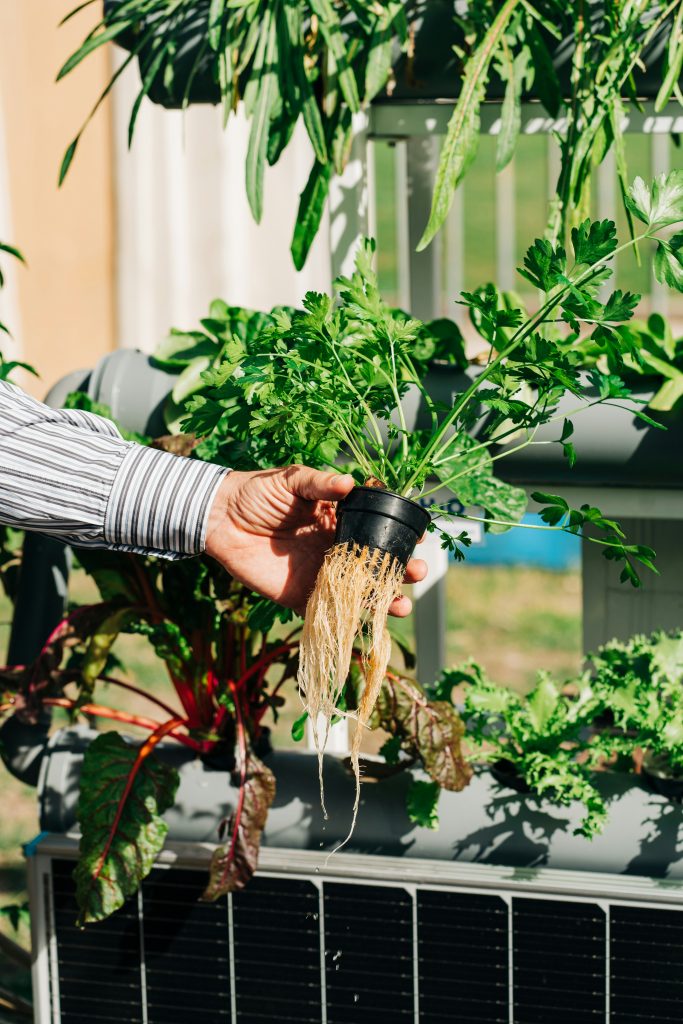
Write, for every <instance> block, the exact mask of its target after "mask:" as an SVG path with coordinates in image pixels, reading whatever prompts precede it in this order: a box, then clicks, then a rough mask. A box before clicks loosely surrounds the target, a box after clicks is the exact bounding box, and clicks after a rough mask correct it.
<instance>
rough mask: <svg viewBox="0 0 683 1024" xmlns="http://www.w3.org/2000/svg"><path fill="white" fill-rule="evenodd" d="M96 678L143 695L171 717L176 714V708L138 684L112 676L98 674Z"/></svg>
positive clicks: (139, 695) (140, 695)
mask: <svg viewBox="0 0 683 1024" xmlns="http://www.w3.org/2000/svg"><path fill="white" fill-rule="evenodd" d="M97 678H98V680H99V681H100V682H102V683H108V684H109V685H110V686H118V687H120V688H121V689H123V690H129V691H130V692H131V693H135V694H137V696H138V697H144V699H145V700H148V701H150V703H152V704H156V706H157V707H158V708H161V710H162V711H165V712H166V714H168V715H171V717H172V718H175V717H176V715H177V714H178V711H177V709H175V708H172V707H171V706H170V704H165V703H164V701H163V700H160V698H159V697H154V696H152V694H151V693H147V692H146V691H145V690H142V689H140V687H138V686H133V684H132V683H126V682H124V681H123V679H114V678H113V677H112V676H98V677H97Z"/></svg>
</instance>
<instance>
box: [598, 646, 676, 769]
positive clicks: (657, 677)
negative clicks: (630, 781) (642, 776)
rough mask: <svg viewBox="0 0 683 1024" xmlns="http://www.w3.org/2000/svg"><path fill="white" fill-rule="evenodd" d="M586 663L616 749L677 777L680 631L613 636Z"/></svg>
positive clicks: (647, 766) (646, 766)
mask: <svg viewBox="0 0 683 1024" xmlns="http://www.w3.org/2000/svg"><path fill="white" fill-rule="evenodd" d="M589 664H590V665H591V666H592V669H593V672H594V676H595V685H596V687H597V688H598V690H599V691H600V693H601V697H602V701H603V704H604V708H605V711H606V725H607V727H608V728H609V729H610V730H611V731H613V733H614V734H616V735H617V736H618V738H619V743H620V750H621V752H622V753H623V754H625V755H627V756H628V757H630V758H632V759H634V760H638V761H640V759H641V757H642V758H643V764H644V766H645V768H646V770H649V771H650V772H651V773H652V774H653V775H656V776H659V777H664V778H673V779H683V634H682V633H681V632H680V631H676V632H673V633H665V632H662V631H659V632H656V633H653V634H651V635H650V636H643V635H636V636H634V637H631V638H630V639H629V640H628V641H626V642H624V643H622V642H620V641H616V640H615V641H612V642H611V643H609V644H605V645H604V646H603V647H601V648H599V650H598V651H597V652H596V653H595V654H592V655H590V658H589Z"/></svg>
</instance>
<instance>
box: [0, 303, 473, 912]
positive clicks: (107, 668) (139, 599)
mask: <svg viewBox="0 0 683 1024" xmlns="http://www.w3.org/2000/svg"><path fill="white" fill-rule="evenodd" d="M214 313H215V314H218V313H219V310H218V308H217V307H216V308H214ZM225 315H226V316H227V317H228V318H229V319H230V318H233V317H234V316H236V315H237V314H236V313H235V311H234V310H233V311H231V312H226V313H225ZM238 320H239V322H245V321H246V322H249V316H248V315H247V314H246V313H245V315H244V317H243V318H242V319H241V320H240V318H239V317H238ZM231 322H232V321H231ZM212 324H213V327H214V328H215V329H217V321H216V318H215V317H214V318H213V320H212ZM177 340H178V338H177V336H176V341H177ZM183 344H185V342H183ZM180 351H181V350H180V349H178V350H176V358H177V359H178V360H179V358H180ZM186 351H187V350H186V349H182V352H186ZM160 358H162V359H164V360H167V359H168V358H169V348H168V346H167V345H166V346H163V347H162V349H161V350H160ZM176 369H179V367H176ZM68 404H70V405H71V406H78V407H80V408H87V409H89V410H90V411H96V412H99V413H103V414H105V415H106V414H107V413H108V410H106V409H104V408H101V407H97V408H95V407H93V403H91V402H89V400H88V399H87V397H86V396H84V395H79V394H77V395H74V396H72V397H71V399H70V401H69V403H68ZM169 408H170V414H171V415H174V414H175V413H174V406H173V400H172V399H170V401H169ZM138 440H144V439H141V438H138ZM148 440H149V439H148ZM153 443H154V444H155V445H156V446H158V447H163V448H164V449H166V450H170V451H174V452H175V453H177V454H185V455H190V454H192V452H193V450H194V451H196V450H197V442H196V439H194V438H193V437H191V436H169V437H165V438H163V439H160V440H158V441H155V442H153ZM209 451H210V446H209ZM262 465H264V463H263V462H262V461H260V460H259V459H258V457H256V456H255V457H254V459H253V461H252V463H251V468H254V469H256V468H261V467H262ZM77 557H78V561H79V564H80V568H81V569H82V570H84V571H85V572H86V573H87V574H88V575H89V576H90V578H91V579H92V580H93V581H94V583H95V584H96V586H97V588H98V589H99V594H100V600H99V601H98V602H97V603H95V604H91V605H87V606H76V607H72V608H71V609H70V611H69V614H68V615H67V616H66V617H65V619H64V620H63V621H62V622H61V623H60V624H59V625H58V626H57V628H56V629H55V630H54V631H53V633H52V634H51V636H50V637H48V638H47V639H46V642H45V645H44V648H43V650H42V653H41V655H40V657H39V658H38V659H37V660H36V662H35V663H34V664H32V665H29V666H16V667H11V666H10V667H7V668H5V669H0V717H1V716H2V715H3V714H19V715H20V716H21V717H22V719H23V720H24V721H28V722H31V721H36V720H37V717H38V716H39V714H40V713H41V712H42V711H43V710H45V709H50V708H60V709H62V710H63V711H66V712H67V713H68V714H69V715H70V716H72V717H73V719H74V720H76V719H78V718H79V717H80V716H83V715H85V716H87V718H88V720H89V721H91V722H92V721H98V722H101V723H105V722H106V723H113V724H114V725H115V726H116V727H117V728H119V729H121V730H123V732H124V733H125V731H126V729H127V728H129V727H131V726H134V727H136V728H137V729H141V730H143V731H144V732H145V733H146V734H147V738H146V739H144V740H143V741H142V742H141V743H139V742H133V741H130V740H127V739H124V738H123V737H122V736H121V735H119V733H117V732H114V733H112V732H105V733H102V734H101V735H99V736H97V737H96V738H94V739H93V740H92V742H91V743H90V745H89V746H88V748H87V750H86V753H85V757H84V762H83V770H82V775H81V781H80V801H79V807H78V820H79V823H80V827H81V832H82V838H81V842H80V852H79V860H78V865H77V868H76V872H75V880H76V895H77V900H78V904H79V914H80V916H79V920H80V921H81V922H82V923H83V924H87V923H89V922H94V921H98V920H101V919H103V918H105V917H107V916H109V915H110V914H111V913H113V912H114V911H116V910H117V909H118V908H119V907H121V906H122V904H123V902H124V901H125V900H126V899H127V898H128V897H129V896H131V895H132V894H133V893H134V892H135V891H136V890H137V888H138V886H139V884H140V882H141V881H142V880H143V879H144V877H145V876H146V875H147V874H148V872H149V871H150V869H151V867H152V864H153V861H154V858H155V857H156V855H157V854H158V853H159V852H160V850H161V849H162V847H163V845H164V841H165V838H166V834H167V825H166V822H165V820H164V817H163V815H164V812H165V811H166V810H167V809H168V808H169V806H170V805H171V804H172V803H173V800H174V796H175V793H176V790H177V786H178V781H179V779H178V774H177V771H176V770H175V768H173V767H172V766H171V765H170V764H169V763H168V762H167V761H166V760H165V759H164V758H161V757H159V756H158V750H157V748H158V746H159V744H160V743H161V742H162V741H163V742H165V743H179V744H182V746H184V747H185V748H186V749H188V750H190V751H192V752H193V753H194V754H195V755H196V756H197V757H200V758H203V759H208V760H210V762H211V763H212V764H213V765H214V766H215V767H216V768H222V769H223V770H224V771H226V772H227V773H228V774H229V775H230V777H231V778H232V782H233V786H234V794H235V799H234V801H233V803H234V810H233V812H232V814H231V816H230V819H229V821H227V822H225V823H223V831H224V833H225V838H224V841H223V842H221V844H219V846H218V848H217V850H216V852H215V854H214V857H213V860H212V864H211V868H210V873H209V878H208V880H207V885H206V890H205V894H204V898H205V899H217V898H218V897H219V896H221V895H222V894H224V893H225V892H228V891H234V890H235V889H239V888H242V887H243V886H244V885H245V884H246V883H247V882H248V881H249V879H250V878H251V875H252V874H253V871H254V870H255V867H256V862H257V858H258V852H259V845H260V841H261V834H262V831H263V828H264V825H265V823H266V819H267V815H268V809H269V807H270V805H271V803H272V801H273V798H274V795H275V786H276V780H275V778H274V776H273V773H272V771H271V770H270V769H269V768H268V767H267V759H266V761H265V762H264V754H266V753H267V752H268V749H269V743H268V732H269V729H268V725H267V723H268V722H269V721H272V719H273V718H275V719H276V720H277V716H278V712H279V709H280V708H281V706H282V704H283V697H282V693H283V687H286V685H287V683H288V682H289V681H290V680H292V679H294V678H295V676H296V671H297V659H298V651H299V646H300V631H301V621H300V620H299V619H298V618H297V617H296V616H294V615H293V614H292V613H291V612H289V611H287V610H285V609H283V608H281V607H279V606H277V605H275V604H273V603H272V602H269V601H267V600H265V599H263V598H260V597H259V596H258V595H256V594H254V593H252V592H251V591H250V590H249V589H248V588H246V587H245V586H243V585H242V584H240V583H238V582H237V581H235V580H234V579H232V578H231V577H230V576H229V575H228V574H227V573H226V572H225V570H224V569H223V568H222V567H221V566H219V565H218V563H216V562H214V561H213V560H211V559H209V558H208V557H199V558H192V559H184V560H180V561H165V560H162V559H155V558H152V557H142V556H139V555H131V554H122V553H118V552H107V551H99V550H82V551H80V552H78V553H77ZM122 634H136V635H139V636H142V637H144V638H146V639H147V641H148V642H149V643H150V644H151V646H152V647H153V649H154V651H155V653H156V655H157V657H158V663H159V667H160V671H163V672H164V673H165V674H166V675H167V677H168V690H169V693H168V695H167V696H166V695H164V696H161V695H159V693H158V692H156V691H155V692H154V693H151V692H149V691H148V690H146V689H145V688H144V687H143V686H141V685H140V684H139V682H137V681H136V680H135V678H134V677H133V678H131V677H130V675H129V674H128V673H126V672H125V670H124V669H123V666H122V663H121V661H120V660H119V659H118V657H117V654H116V652H117V649H118V639H119V637H120V636H121V635H122ZM359 660H360V659H359ZM359 672H360V669H359ZM357 685H359V684H358V683H357ZM392 685H394V686H395V688H396V691H397V692H398V691H399V690H401V692H403V693H406V692H407V693H410V694H420V695H421V696H419V697H418V698H417V699H418V700H419V701H420V702H421V704H420V706H421V708H422V712H421V714H422V718H421V719H420V720H419V721H417V722H416V723H415V724H413V723H411V722H409V721H408V717H409V716H408V712H407V705H406V699H405V697H404V706H403V711H402V713H401V714H399V713H398V712H397V713H396V718H397V721H398V720H399V719H400V720H401V722H402V723H403V724H402V725H401V726H400V729H399V727H398V726H397V734H400V735H401V736H402V737H404V740H403V742H404V745H405V747H406V749H410V751H411V752H412V756H411V758H410V759H408V758H406V759H404V763H403V764H402V765H401V767H408V766H409V765H410V764H413V763H414V762H415V761H416V760H417V762H418V763H420V764H422V765H423V766H424V768H425V770H426V771H427V773H428V775H429V776H430V778H431V780H432V782H433V783H434V785H436V787H437V789H438V788H440V787H445V788H451V789H461V788H462V787H463V786H464V785H466V783H467V781H468V779H469V776H470V771H469V768H468V766H467V765H466V764H465V762H464V760H463V758H462V755H461V752H460V739H461V735H462V731H463V730H462V727H461V725H460V723H459V719H458V717H457V714H456V713H455V712H454V710H453V709H452V708H451V707H447V706H446V705H442V706H440V705H438V704H436V703H433V702H429V701H428V700H427V698H426V697H425V696H424V695H423V694H422V691H421V689H420V687H419V684H417V683H415V682H414V681H410V682H408V681H406V680H405V679H403V678H398V677H397V679H396V682H395V683H394V684H392ZM401 688H402V689H401ZM352 693H353V690H352V688H350V690H349V699H350V701H351V700H353V696H352ZM131 696H134V697H135V699H136V710H134V711H130V710H129V709H128V701H129V700H130V697H131ZM144 704H147V705H148V709H145V708H144ZM141 705H142V708H143V709H142V710H140V706H141ZM404 719H405V721H404ZM427 723H428V724H429V729H427V728H426V725H427ZM299 731H300V732H301V731H303V722H300V723H299ZM416 813H418V814H419V811H418V812H416ZM418 820H419V817H418ZM216 829H217V834H219V832H221V823H220V822H219V821H218V819H217V821H216Z"/></svg>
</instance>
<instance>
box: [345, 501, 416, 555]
mask: <svg viewBox="0 0 683 1024" xmlns="http://www.w3.org/2000/svg"><path fill="white" fill-rule="evenodd" d="M430 521H431V516H430V514H429V512H427V511H426V510H425V509H423V508H422V506H421V505H418V504H417V502H415V501H410V500H409V499H408V498H402V497H401V495H400V494H393V493H392V492H391V491H384V490H380V489H379V488H377V487H354V489H353V490H352V491H351V492H350V493H349V494H348V495H347V496H346V497H345V498H344V499H343V500H342V501H340V502H339V504H338V505H337V533H336V536H335V542H336V543H337V544H349V545H352V544H357V545H358V546H359V547H361V548H364V547H367V548H369V549H370V550H371V551H372V550H374V549H375V548H379V550H380V551H387V552H388V553H389V554H390V555H392V556H393V557H394V558H396V559H397V560H398V561H399V562H400V563H401V565H404V566H405V565H407V564H408V562H409V561H410V559H411V557H412V555H413V552H414V551H415V545H416V544H417V542H418V540H419V539H420V537H421V536H422V534H423V533H424V532H425V530H426V529H427V527H428V526H429V523H430Z"/></svg>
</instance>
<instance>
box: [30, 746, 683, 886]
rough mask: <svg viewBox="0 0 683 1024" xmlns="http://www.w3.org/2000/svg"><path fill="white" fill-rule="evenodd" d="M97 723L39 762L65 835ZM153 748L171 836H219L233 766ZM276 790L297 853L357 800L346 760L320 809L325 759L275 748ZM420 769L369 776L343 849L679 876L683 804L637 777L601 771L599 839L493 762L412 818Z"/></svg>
mask: <svg viewBox="0 0 683 1024" xmlns="http://www.w3.org/2000/svg"><path fill="white" fill-rule="evenodd" d="M93 735H96V734H94V733H92V732H91V731H90V730H88V729H86V728H83V727H77V728H72V729H68V730H63V731H61V732H59V733H57V734H56V735H55V736H54V737H53V738H52V739H51V740H50V746H49V749H48V750H47V752H46V755H45V758H44V760H43V769H42V772H41V778H40V783H39V800H40V824H41V828H42V829H43V830H44V831H46V832H56V833H64V832H67V831H69V830H70V829H73V827H74V825H75V822H76V805H77V800H78V784H79V777H80V771H81V765H82V761H83V753H84V751H85V749H86V747H87V745H88V743H89V742H90V740H91V739H92V737H93ZM157 755H158V756H160V757H162V758H164V759H165V760H167V761H169V762H172V763H173V764H174V765H175V767H176V768H177V769H178V772H179V775H180V786H179V788H178V793H177V796H176V800H175V804H174V806H173V807H172V808H171V809H170V810H169V811H168V812H167V813H166V814H165V815H164V817H165V819H166V821H167V822H168V825H169V833H168V838H169V840H175V841H177V842H217V841H218V839H219V836H218V829H219V824H220V822H221V820H222V819H224V818H226V817H228V816H229V815H230V813H231V811H232V810H233V809H234V806H235V801H236V798H237V793H238V790H237V787H236V786H235V785H234V784H233V782H232V776H231V774H230V773H229V772H227V771H220V770H216V769H215V768H213V767H210V766H208V765H206V764H204V763H203V762H201V761H199V760H198V759H197V758H196V757H195V756H194V755H193V754H192V752H191V751H188V750H186V749H185V748H182V747H179V746H178V745H175V744H170V743H168V744H167V743H163V744H161V745H160V746H159V747H158V748H157ZM264 760H265V761H266V763H267V764H268V766H269V768H270V769H271V771H272V772H273V773H274V775H275V778H276V784H277V791H276V796H275V800H274V803H273V806H272V807H271V809H270V812H269V814H268V821H267V823H266V829H265V833H264V844H265V845H266V846H270V847H278V848H284V849H295V850H302V849H304V850H313V851H320V850H324V851H329V850H333V849H334V848H335V847H336V846H337V845H339V843H340V842H341V841H342V840H343V839H344V838H345V837H346V834H347V833H348V830H349V824H350V816H351V808H352V806H353V798H354V790H355V783H354V778H353V775H352V774H351V772H350V771H349V770H348V768H347V767H346V766H345V764H344V762H343V761H341V760H339V759H337V758H335V757H332V756H328V755H326V756H325V758H324V778H325V802H326V805H327V811H328V818H327V819H325V818H324V817H323V814H322V811H321V808H320V790H319V786H318V765H317V756H316V755H315V754H311V753H305V752H303V751H298V750H289V751H279V752H272V753H270V754H268V755H267V756H266V757H265V758H264ZM415 778H425V776H424V775H422V773H420V772H417V771H405V772H401V773H399V774H398V775H395V776H394V777H392V778H389V779H386V780H384V781H382V782H378V783H373V782H369V781H366V782H365V783H364V784H363V786H362V790H361V794H362V796H361V804H360V809H359V814H358V820H357V824H356V828H355V831H354V833H353V836H352V838H351V839H350V840H349V843H348V844H347V846H346V847H345V850H346V851H353V852H357V853H366V854H373V853H374V854H382V855H384V856H392V857H408V858H410V857H420V858H426V859H432V860H435V861H462V862H474V861H476V862H478V863H484V864H496V865H507V866H509V867H510V869H511V870H519V869H535V868H538V867H544V866H545V867H552V868H557V869H562V870H573V871H591V872H610V873H614V874H633V875H643V876H646V877H654V878H656V877H666V879H667V881H669V880H671V881H673V880H677V879H680V880H683V851H682V850H681V848H680V844H679V842H678V835H679V829H680V827H681V825H682V824H683V809H682V808H681V806H680V805H679V804H675V803H672V802H671V801H669V800H667V799H666V798H665V797H662V796H659V795H657V794H655V793H651V792H649V791H648V790H647V789H646V788H645V787H644V786H643V785H642V784H641V783H640V782H639V780H638V779H637V778H636V777H635V776H632V775H631V776H629V775H626V774H617V773H614V774H611V773H609V772H601V773H597V775H596V777H595V779H596V785H597V787H598V789H599V790H600V792H601V794H602V796H603V798H604V799H605V801H606V803H607V805H608V808H609V814H608V820H607V825H606V827H605V830H604V832H603V833H602V834H601V835H599V836H597V837H596V838H595V839H593V840H588V839H584V838H582V837H581V836H576V835H573V834H572V833H573V831H574V829H575V828H576V827H577V826H578V824H579V822H580V820H581V818H582V816H583V814H584V813H585V811H584V808H583V806H582V805H580V804H575V805H573V806H572V807H559V806H557V805H555V804H552V803H550V802H549V801H547V800H542V799H540V798H538V797H535V796H533V795H528V794H520V793H518V792H516V791H515V790H512V789H508V788H507V787H506V786H504V785H502V784H500V783H499V782H497V781H496V780H495V779H494V778H493V776H492V775H491V774H490V773H489V772H488V771H486V770H480V771H479V770H478V771H477V772H475V775H474V778H473V780H472V782H471V784H470V785H469V786H468V787H467V788H466V789H465V790H464V791H463V792H462V793H449V792H446V791H442V793H441V796H440V799H439V805H438V812H439V818H440V827H439V829H438V830H431V829H427V828H418V827H416V826H415V825H414V824H413V823H412V822H411V821H410V819H409V817H408V814H407V811H406V795H407V791H408V788H409V787H410V785H411V783H412V782H413V780H414V779H415Z"/></svg>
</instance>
